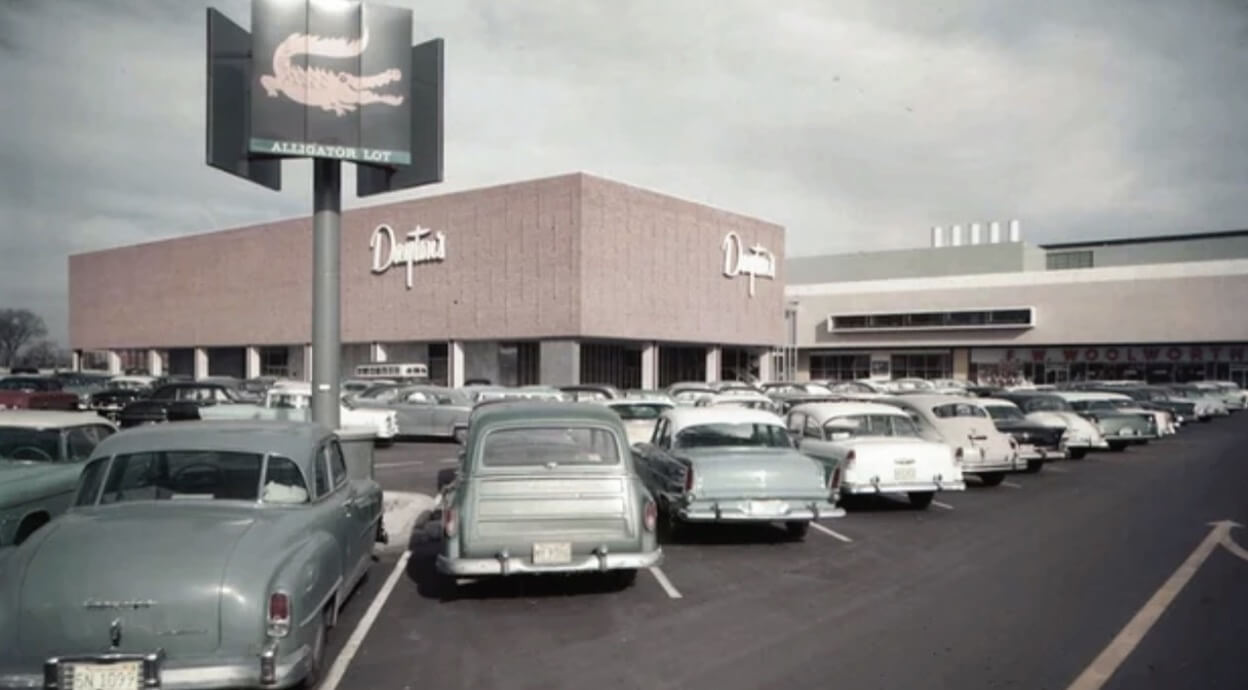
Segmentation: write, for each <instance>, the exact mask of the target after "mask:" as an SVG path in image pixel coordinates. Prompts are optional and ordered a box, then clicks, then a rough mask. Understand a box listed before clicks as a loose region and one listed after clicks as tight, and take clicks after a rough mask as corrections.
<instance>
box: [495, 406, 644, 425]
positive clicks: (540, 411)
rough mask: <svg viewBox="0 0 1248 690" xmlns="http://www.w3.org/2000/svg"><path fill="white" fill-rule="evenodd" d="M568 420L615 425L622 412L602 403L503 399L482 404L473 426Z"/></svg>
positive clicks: (618, 421)
mask: <svg viewBox="0 0 1248 690" xmlns="http://www.w3.org/2000/svg"><path fill="white" fill-rule="evenodd" d="M568 420H577V421H586V422H600V423H603V424H610V425H613V426H614V425H617V424H619V423H620V417H619V415H617V414H616V413H615V412H614V411H613V410H610V409H608V408H607V407H606V406H605V405H602V404H600V403H594V402H562V401H559V402H556V401H549V402H547V401H542V400H502V401H498V402H493V403H490V404H488V405H481V406H478V407H477V408H476V409H475V410H474V412H473V415H472V426H473V427H479V426H485V425H487V424H495V423H508V422H516V421H535V422H543V421H560V422H565V421H568Z"/></svg>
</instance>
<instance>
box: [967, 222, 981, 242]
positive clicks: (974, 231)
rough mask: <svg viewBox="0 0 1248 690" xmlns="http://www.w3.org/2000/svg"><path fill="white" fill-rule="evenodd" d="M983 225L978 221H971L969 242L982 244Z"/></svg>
mask: <svg viewBox="0 0 1248 690" xmlns="http://www.w3.org/2000/svg"><path fill="white" fill-rule="evenodd" d="M983 230H984V229H983V226H981V225H980V224H979V223H971V242H970V243H971V244H982V243H983V241H984V232H983Z"/></svg>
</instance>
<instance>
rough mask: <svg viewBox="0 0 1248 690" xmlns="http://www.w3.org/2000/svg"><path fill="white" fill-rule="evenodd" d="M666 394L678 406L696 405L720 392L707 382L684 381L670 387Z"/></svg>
mask: <svg viewBox="0 0 1248 690" xmlns="http://www.w3.org/2000/svg"><path fill="white" fill-rule="evenodd" d="M665 392H666V393H667V394H668V395H670V396H671V398H672V400H675V401H676V404H677V405H696V404H697V402H698V400H699V399H701V398H708V397H710V396H712V395H715V394H716V393H717V392H718V391H716V390H715V389H714V388H712V387H711V385H710V384H708V383H705V382H701V381H682V382H679V383H673V384H672V385H670V386H668V387H667V390H666V391H665Z"/></svg>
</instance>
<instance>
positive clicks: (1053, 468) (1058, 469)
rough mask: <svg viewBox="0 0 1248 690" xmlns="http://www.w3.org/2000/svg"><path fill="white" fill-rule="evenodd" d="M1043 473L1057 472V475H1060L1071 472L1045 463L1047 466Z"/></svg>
mask: <svg viewBox="0 0 1248 690" xmlns="http://www.w3.org/2000/svg"><path fill="white" fill-rule="evenodd" d="M1041 471H1043V472H1056V473H1058V474H1067V473H1069V472H1070V470H1068V469H1065V468H1062V467H1054V466H1052V465H1050V464H1048V463H1045V465H1044V469H1043V470H1041Z"/></svg>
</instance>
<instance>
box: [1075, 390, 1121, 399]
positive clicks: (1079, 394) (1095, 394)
mask: <svg viewBox="0 0 1248 690" xmlns="http://www.w3.org/2000/svg"><path fill="white" fill-rule="evenodd" d="M1061 395H1062V397H1064V398H1066V399H1067V400H1123V399H1129V398H1130V397H1131V396H1129V395H1127V394H1125V393H1115V392H1113V391H1062V393H1061Z"/></svg>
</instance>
